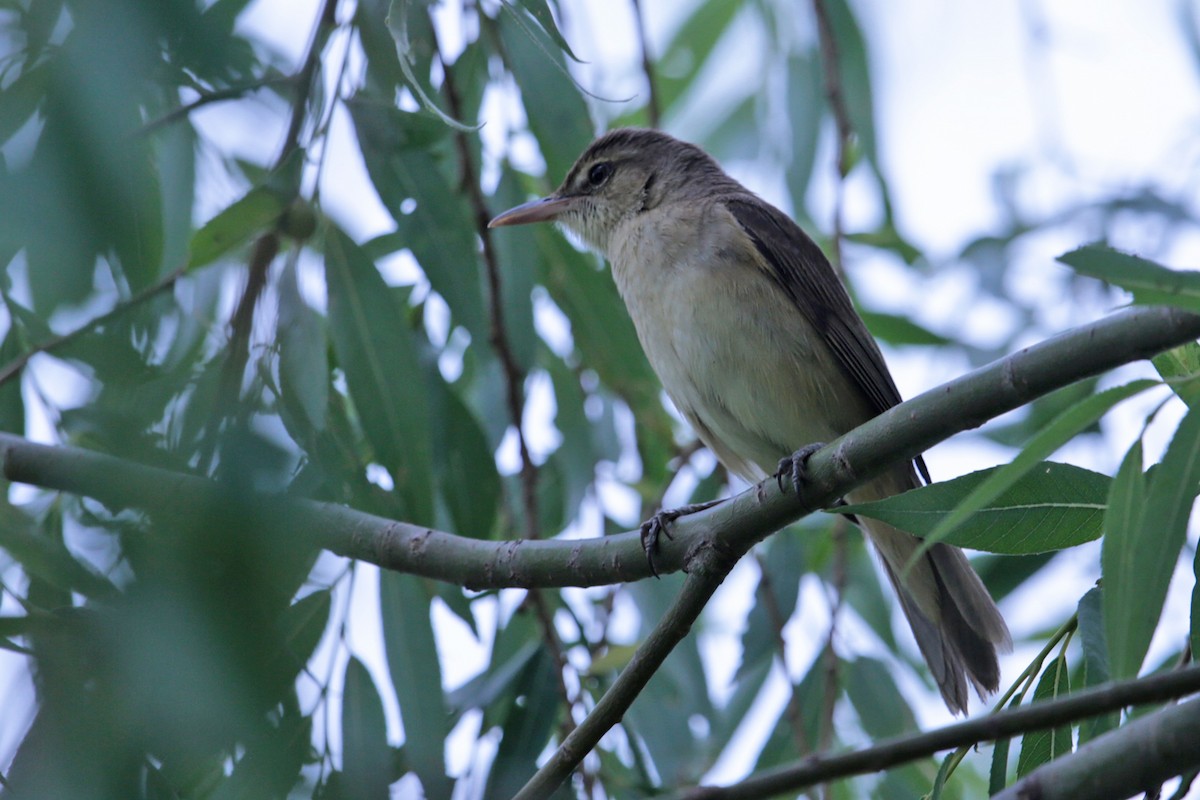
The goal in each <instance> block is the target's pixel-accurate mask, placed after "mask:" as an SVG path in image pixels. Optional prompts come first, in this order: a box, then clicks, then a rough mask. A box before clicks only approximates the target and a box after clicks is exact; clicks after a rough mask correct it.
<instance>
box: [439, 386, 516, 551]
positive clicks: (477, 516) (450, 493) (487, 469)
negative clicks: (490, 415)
mask: <svg viewBox="0 0 1200 800" xmlns="http://www.w3.org/2000/svg"><path fill="white" fill-rule="evenodd" d="M437 396H438V397H440V398H441V399H440V401H439V402H438V403H437V405H436V407H435V409H434V416H435V418H436V420H437V423H436V426H435V436H436V441H437V447H436V448H435V454H434V455H435V461H436V464H437V470H438V486H439V487H440V489H441V494H442V498H443V499H444V500H445V502H446V507H447V510H448V511H449V513H450V519H451V520H452V521H453V523H454V533H457V534H459V535H460V536H470V537H472V538H476V539H486V538H488V537H490V536H491V535H492V532H493V531H492V529H493V527H494V526H495V523H496V512H497V511H498V510H499V507H500V494H501V487H500V475H499V473H497V472H496V460H495V458H493V456H492V451H491V449H490V448H489V447H488V442H487V437H486V436H485V435H484V433H483V429H482V428H481V427H480V425H479V421H478V420H477V419H476V418H475V416H474V415H473V414H472V413H471V411H470V410H469V409H468V408H467V407H466V405H464V404H463V402H462V400H460V399H459V397H458V395H457V394H455V393H454V392H453V391H452V390H451V389H450V388H449V387H446V386H445V385H444V384H443V386H442V387H441V389H440V390H439V391H438V392H437Z"/></svg>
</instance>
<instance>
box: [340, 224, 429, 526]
mask: <svg viewBox="0 0 1200 800" xmlns="http://www.w3.org/2000/svg"><path fill="white" fill-rule="evenodd" d="M325 255H326V257H325V280H326V284H327V286H328V290H329V331H330V335H331V337H332V339H333V345H334V350H335V351H336V352H337V357H338V362H339V363H340V364H341V366H342V369H343V370H345V373H346V383H347V385H348V387H349V389H350V396H351V398H352V399H353V400H354V405H355V406H356V407H357V408H358V412H359V418H360V419H361V421H362V425H363V428H364V429H365V430H366V432H367V434H368V436H369V437H370V440H371V444H372V445H373V447H374V448H375V451H376V453H377V456H378V458H379V461H380V462H381V463H382V464H383V465H384V466H385V467H387V468H388V470H389V471H390V472H391V474H392V477H393V479H394V481H395V484H396V491H397V493H398V494H399V495H400V496H401V497H402V498H403V499H404V501H405V503H406V513H407V514H408V516H409V518H410V520H411V521H413V522H416V523H417V524H419V525H429V524H432V522H433V474H432V473H433V452H432V451H433V445H432V441H431V434H430V412H429V400H428V393H427V391H426V388H425V379H426V377H427V372H426V371H424V370H422V368H421V364H420V361H419V359H418V357H417V343H416V340H415V335H414V334H413V333H412V332H411V331H410V330H409V329H408V328H407V327H405V324H404V318H403V316H402V315H401V314H400V313H399V312H400V309H399V308H398V307H397V304H396V303H395V301H394V299H393V298H392V296H391V293H390V292H389V290H388V287H387V284H385V283H384V281H383V278H382V277H380V275H379V272H378V271H377V270H376V269H375V265H374V264H373V263H371V261H370V259H368V258H367V257H366V254H365V253H363V251H362V249H361V248H359V246H358V245H357V244H355V243H354V241H353V240H352V239H350V237H348V236H346V234H344V233H342V232H341V231H340V230H336V229H334V230H331V231H330V234H329V236H328V237H327V238H326V254H325Z"/></svg>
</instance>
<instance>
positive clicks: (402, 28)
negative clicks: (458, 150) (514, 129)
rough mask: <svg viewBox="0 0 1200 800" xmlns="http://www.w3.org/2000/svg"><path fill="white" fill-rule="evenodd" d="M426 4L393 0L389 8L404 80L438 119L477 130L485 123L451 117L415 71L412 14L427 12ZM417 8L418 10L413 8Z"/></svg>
mask: <svg viewBox="0 0 1200 800" xmlns="http://www.w3.org/2000/svg"><path fill="white" fill-rule="evenodd" d="M424 6H425V4H424V3H421V4H419V6H415V5H414V4H413V3H412V0H392V4H391V6H389V8H388V14H387V27H388V30H390V31H391V32H392V37H393V38H394V39H395V40H396V54H397V56H399V58H398V59H397V60H398V61H399V66H400V71H401V73H402V74H403V75H404V80H405V82H406V83H407V84H408V88H409V89H411V90H412V92H413V94H414V95H416V96H417V99H418V100H420V102H421V105H423V106H424V107H425V108H427V109H428V110H429V111H432V112H433V113H434V114H436V115H437V117H438V119H440V120H441V121H442V122H444V123H446V124H447V125H449V126H450V127H451V128H454V129H455V130H458V131H468V132H469V131H477V130H479V129H480V128H482V127H483V123H482V122H481V123H479V124H478V125H474V126H472V125H466V124H464V123H462V122H459V121H458V120H456V119H454V118H453V117H451V116H450V115H449V114H447V113H446V112H444V111H442V109H441V108H440V107H439V106H438V104H437V103H435V102H434V101H433V98H431V97H430V96H429V94H428V93H427V92H426V91H425V84H424V82H423V81H421V80H420V79H418V77H417V75H416V73H414V72H413V63H414V61H415V60H416V59H415V58H414V56H413V52H412V51H413V42H412V40H410V38H409V24H410V21H411V19H410V14H413V13H417V14H425V13H427V12H426V11H425V7H424ZM414 8H417V10H416V11H414V10H413V9H414Z"/></svg>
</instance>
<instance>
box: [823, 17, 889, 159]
mask: <svg viewBox="0 0 1200 800" xmlns="http://www.w3.org/2000/svg"><path fill="white" fill-rule="evenodd" d="M827 7H828V11H829V22H830V25H831V26H832V28H833V37H834V43H835V46H836V52H837V69H838V83H839V85H840V86H841V87H842V99H843V102H844V103H845V105H846V113H847V115H848V116H849V117H850V120H849V122H850V126H851V128H852V129H853V131H854V135H855V136H856V137H857V140H858V144H859V147H861V148H862V151H863V153H865V154H866V157H867V158H868V159H869V160H870V161H871V163H873V164H878V163H879V160H878V154H877V152H876V144H875V142H876V137H875V107H874V106H875V101H874V99H873V97H872V90H871V70H870V65H869V64H868V63H867V46H866V41H865V40H864V39H863V34H862V29H861V28H860V27H859V24H858V20H857V19H855V17H854V12H853V10H852V9H851V8H850V4H849V3H847V2H846V0H835V2H831V3H829V4H828V6H827Z"/></svg>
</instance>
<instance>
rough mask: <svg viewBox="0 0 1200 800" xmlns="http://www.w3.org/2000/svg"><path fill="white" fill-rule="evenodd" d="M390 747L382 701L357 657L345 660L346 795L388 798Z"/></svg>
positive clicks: (343, 741) (343, 749)
mask: <svg viewBox="0 0 1200 800" xmlns="http://www.w3.org/2000/svg"><path fill="white" fill-rule="evenodd" d="M391 761H392V759H391V750H390V748H389V747H388V741H387V721H386V719H385V718H384V715H383V701H382V700H381V699H380V698H379V691H378V690H377V689H376V688H375V682H374V681H372V680H371V674H370V673H369V672H367V668H366V667H365V666H363V664H362V662H361V661H359V660H358V659H357V658H354V657H353V656H351V658H350V660H349V661H347V662H346V673H345V679H344V681H343V683H342V781H343V783H342V787H343V789H344V790H345V793H346V795H347V796H348V797H354V798H372V797H374V798H383V800H386V798H387V797H388V785H389V784H391V782H392V766H391Z"/></svg>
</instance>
